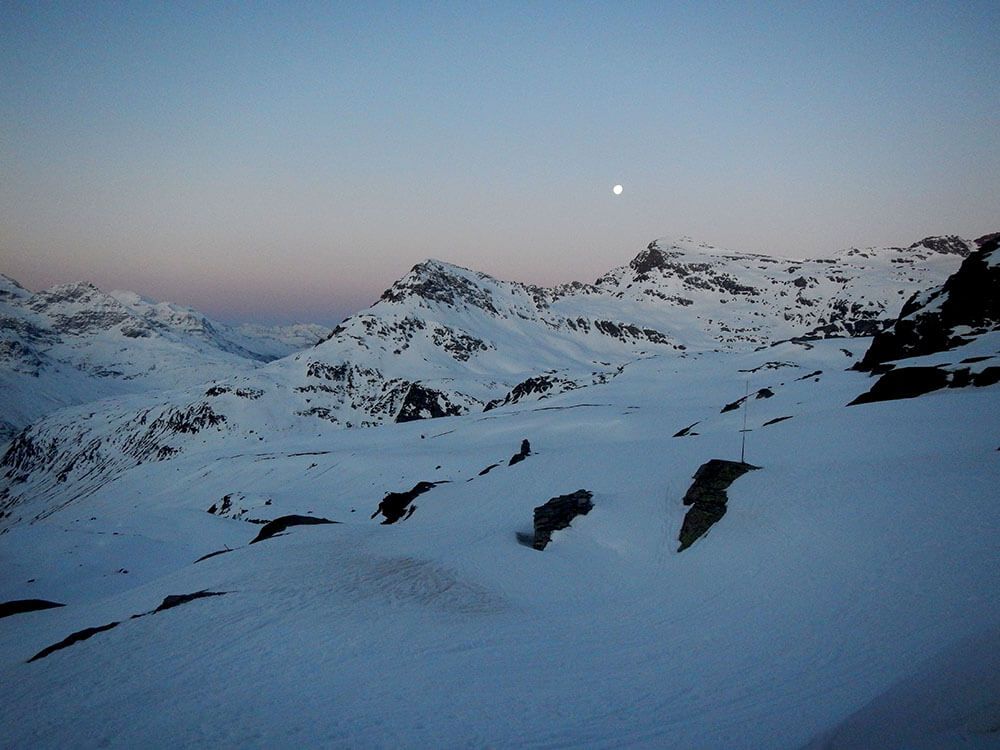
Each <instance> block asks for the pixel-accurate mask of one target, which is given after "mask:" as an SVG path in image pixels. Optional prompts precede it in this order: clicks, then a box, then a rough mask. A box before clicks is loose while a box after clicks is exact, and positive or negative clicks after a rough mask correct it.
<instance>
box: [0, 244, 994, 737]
mask: <svg viewBox="0 0 1000 750" xmlns="http://www.w3.org/2000/svg"><path fill="white" fill-rule="evenodd" d="M970 249H971V246H970V244H969V243H965V242H959V241H957V240H927V241H924V242H923V243H918V244H917V245H915V246H913V247H910V248H899V249H881V250H866V251H847V252H845V253H842V254H841V255H839V256H838V257H837V258H835V259H832V260H831V261H830V262H826V261H810V262H803V263H801V264H799V263H792V262H789V261H782V260H774V262H771V260H767V259H761V257H760V256H748V255H740V254H734V253H726V252H721V251H718V252H717V251H711V252H709V250H708V249H707V248H703V247H699V246H697V245H693V244H685V243H680V242H678V243H667V242H658V243H656V244H655V245H653V246H651V247H650V248H647V249H646V250H645V251H643V253H641V254H640V255H639V257H637V258H636V259H635V260H634V261H633V262H632V263H630V264H628V265H627V266H623V267H622V268H619V269H616V270H614V271H612V272H610V273H609V274H606V275H605V276H604V277H602V278H601V279H600V280H598V282H597V283H595V284H592V285H584V284H570V285H566V286H564V287H558V288H555V289H539V288H536V287H530V286H526V285H521V284H515V283H512V282H504V281H498V280H495V279H492V278H490V277H487V276H484V275H482V274H477V273H475V272H472V271H468V270H465V269H460V268H457V267H455V266H448V265H446V264H442V263H438V262H428V263H424V264H420V265H419V266H417V267H416V268H415V269H414V270H413V271H412V272H411V273H410V274H408V275H407V276H405V277H404V278H403V279H401V280H400V281H399V282H397V283H396V284H394V285H393V286H392V287H391V288H390V289H389V290H387V291H386V292H385V294H384V295H383V297H382V299H380V300H379V301H378V302H377V303H376V304H375V305H374V306H373V307H372V308H370V309H369V310H367V311H365V312H363V313H361V314H359V315H357V316H354V317H353V318H351V319H349V320H347V321H345V322H344V323H343V324H342V325H341V326H339V327H338V328H337V329H336V330H335V331H334V332H333V333H332V334H331V336H330V338H329V339H328V340H326V341H324V342H323V343H322V344H320V345H318V346H316V347H314V348H311V349H308V350H304V351H302V352H299V353H296V354H293V355H292V356H289V357H286V358H284V359H282V360H279V361H276V362H272V363H270V364H266V365H263V366H261V367H258V368H256V369H253V370H249V371H245V372H237V373H235V374H234V375H232V376H230V377H226V378H224V379H223V378H220V379H219V380H218V381H217V382H215V383H207V384H202V385H199V386H198V387H196V388H195V387H183V388H179V389H177V390H174V391H169V392H168V391H164V392H158V393H155V394H153V393H143V394H132V395H127V396H115V397H112V398H108V399H105V400H103V401H101V402H98V403H91V404H87V405H85V406H79V407H73V408H68V409H64V410H62V411H60V412H58V413H55V414H52V415H50V416H49V417H47V418H45V419H43V420H41V421H39V422H38V423H36V424H34V425H33V426H31V427H30V428H29V429H27V430H25V431H23V432H22V433H20V434H19V435H18V436H17V437H16V438H15V439H14V440H13V441H12V443H11V445H10V447H9V449H8V450H7V452H6V454H5V455H4V457H3V460H2V462H0V469H2V471H3V476H2V480H0V513H2V518H0V527H2V531H0V561H2V566H3V567H2V569H3V570H4V571H5V572H4V574H3V575H2V576H0V617H3V619H0V682H2V684H4V685H5V686H6V690H5V695H4V701H2V702H0V722H2V723H3V725H4V726H5V727H6V728H7V736H6V741H7V742H9V743H10V744H11V745H12V746H16V747H21V746H25V747H27V746H30V747H60V746H66V745H70V744H71V745H74V746H86V747H89V746H95V747H96V746H123V747H124V746H149V745H161V746H162V745H167V744H169V745H171V746H204V745H210V744H211V745H221V746H227V747H228V746H287V745H289V744H295V745H307V746H344V747H358V746H383V747H384V746H401V747H427V746H446V747H457V746H493V747H514V746H523V745H526V744H527V745H538V746H546V747H555V746H585V747H609V746H616V747H617V746H637V747H679V748H688V747H713V748H714V747H732V748H762V747H767V748H796V747H802V746H804V745H806V744H809V745H810V746H812V747H817V748H824V747H830V748H842V747H843V748H847V747H855V748H862V747H874V746H878V747H889V748H893V747H895V748H903V747H949V746H956V745H959V743H962V746H968V747H977V748H982V747H990V746H992V745H993V744H995V739H996V727H997V725H998V722H1000V712H998V711H997V705H998V694H997V690H998V689H1000V686H998V685H997V681H996V674H997V671H996V669H995V668H993V666H994V665H996V663H997V659H996V654H998V653H1000V600H998V599H997V597H996V591H997V590H998V586H1000V573H998V571H997V566H996V561H997V559H1000V507H998V506H997V503H996V502H995V494H996V493H995V488H996V486H997V481H998V479H1000V464H998V456H1000V453H998V452H997V446H998V445H1000V435H998V434H997V432H996V425H997V424H1000V398H998V395H1000V390H998V389H1000V383H995V382H994V383H992V384H990V383H988V382H987V381H986V380H983V379H977V378H976V377H975V376H976V374H977V373H981V372H987V371H988V369H989V368H990V367H993V366H994V365H995V364H996V360H997V359H998V358H1000V355H998V352H1000V338H998V337H1000V330H996V326H995V325H994V324H993V323H992V322H989V323H987V322H985V319H984V321H982V322H981V323H980V324H977V325H972V324H971V323H970V320H958V319H955V320H951V319H949V322H948V325H949V326H951V328H950V329H949V330H951V331H952V333H955V334H956V335H958V334H961V339H962V340H961V341H954V342H950V345H951V346H952V348H950V349H945V350H935V351H933V352H930V353H928V352H926V351H924V352H921V353H920V356H919V357H917V358H913V359H906V358H905V357H906V355H907V354H910V353H912V352H903V354H902V355H901V356H902V357H903V358H902V359H897V360H895V361H893V362H890V363H889V364H892V365H894V368H895V370H905V369H907V368H909V367H911V366H938V365H940V366H943V367H945V368H946V369H950V370H954V369H956V368H961V367H967V368H969V371H970V373H971V375H970V377H969V378H968V380H967V381H965V382H964V383H962V382H950V383H949V385H951V387H947V388H942V389H939V390H936V391H934V392H930V393H925V394H923V395H919V397H916V398H907V397H905V396H907V395H910V394H906V393H904V394H895V396H893V397H892V398H890V399H888V400H882V401H879V402H878V403H871V402H867V403H866V402H865V400H864V399H861V398H860V397H861V396H862V395H864V394H865V393H867V392H869V391H870V390H871V389H872V387H873V384H874V383H876V382H878V381H875V380H874V379H873V376H872V375H870V374H869V373H868V372H862V371H859V370H857V369H853V368H852V367H851V366H852V365H853V364H854V363H856V362H858V361H859V360H860V359H862V358H863V357H864V356H865V355H866V352H868V351H869V349H870V346H871V339H870V338H868V337H836V336H835V334H843V333H867V332H870V331H871V330H872V329H873V326H874V325H877V324H880V323H881V321H883V320H887V321H893V322H894V326H893V327H894V328H896V327H898V325H899V323H898V321H896V318H897V317H898V314H899V309H900V308H901V307H902V306H903V302H904V300H907V299H911V298H913V299H917V300H927V301H928V304H926V305H924V306H923V307H922V308H921V309H924V310H925V312H926V313H928V314H930V313H931V312H932V310H931V309H930V307H931V306H932V304H933V300H939V301H940V305H939V306H940V307H941V308H945V307H948V308H951V307H955V308H963V309H964V308H965V307H966V306H965V305H963V304H962V303H961V300H962V297H963V296H964V295H965V293H966V291H967V287H966V286H965V285H964V284H958V283H956V282H955V281H954V279H955V278H956V277H961V276H962V275H963V271H964V272H965V275H967V274H968V271H967V270H966V269H967V268H975V267H979V265H981V264H983V263H986V264H987V267H988V268H992V263H993V261H992V258H993V255H990V254H989V253H991V252H992V251H991V250H990V247H989V246H987V245H984V247H983V249H982V250H980V251H978V252H977V253H975V254H974V255H971V256H970V257H968V258H967V259H965V260H964V261H963V257H965V256H966V255H968V251H969V250H970ZM943 251H944V252H943ZM706 258H707V259H708V260H706ZM899 261H902V262H899ZM810 264H815V265H810ZM960 264H961V269H959V266H960ZM789 268H791V269H792V270H791V271H789ZM833 268H835V269H836V270H829V272H828V273H827V272H826V271H827V270H828V269H833ZM820 269H823V271H822V272H821V270H820ZM956 269H959V270H958V271H957V273H955V272H956ZM800 277H801V280H799V279H800ZM946 279H948V280H947V282H946V281H945V280H946ZM810 284H814V286H810ZM744 287H745V289H744ZM747 289H754V290H756V291H757V293H756V294H754V293H752V292H750V291H747ZM941 289H945V290H947V292H946V293H942V292H940V290H941ZM990 289H992V290H993V291H990V292H989V293H988V294H989V295H990V299H992V300H993V301H994V302H995V298H994V297H993V296H992V295H996V294H997V290H996V289H994V288H993V287H990ZM935 290H938V291H935ZM918 291H919V292H920V294H918V295H917V296H916V297H914V294H915V293H917V292H918ZM782 292H785V294H782ZM800 294H802V295H806V296H803V299H808V300H810V301H812V302H813V304H811V305H810V304H807V303H803V302H799V301H798V296H799V295H800ZM619 295H620V296H619ZM675 297H676V298H681V299H684V300H688V301H689V302H680V301H678V300H677V299H674V298H675ZM944 297H947V298H948V299H949V300H951V301H950V302H948V303H947V304H946V303H945V301H944ZM754 313H757V314H754ZM907 314H909V313H907ZM963 325H964V326H967V327H968V328H969V329H970V330H965V329H958V330H956V329H955V328H954V326H963ZM882 364H885V363H882ZM959 386H962V387H959ZM913 395H915V394H913ZM900 396H903V397H900ZM849 404H853V405H849ZM449 412H452V414H451V415H449ZM428 416H439V417H440V418H439V419H434V420H433V421H419V420H418V419H416V418H421V417H428ZM348 422H350V423H351V424H354V425H359V424H364V423H370V424H373V425H374V426H373V427H371V428H370V429H343V428H344V427H346V426H347V424H348ZM744 429H748V430H750V431H749V432H744ZM744 439H745V441H746V442H745V446H743V444H742V442H743V440H744ZM743 447H745V460H746V462H748V463H744V462H743V455H742V454H741V448H743ZM720 466H721V467H722V469H721V471H715V472H714V473H713V471H714V470H713V467H716V468H717V467H720ZM722 479H724V480H725V481H722ZM691 529H695V531H696V532H697V533H696V534H691V533H690V531H691ZM681 548H683V551H679V550H680V549H681ZM7 615H10V616H7ZM39 696H43V699H44V701H45V702H46V703H47V705H52V706H57V707H58V710H54V711H42V710H37V707H38V705H39V700H41V699H40V698H39Z"/></svg>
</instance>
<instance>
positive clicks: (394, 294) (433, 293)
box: [379, 258, 499, 315]
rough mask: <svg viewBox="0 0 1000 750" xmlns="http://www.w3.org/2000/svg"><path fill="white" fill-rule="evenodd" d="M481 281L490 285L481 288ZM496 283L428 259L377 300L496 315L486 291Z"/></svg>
mask: <svg viewBox="0 0 1000 750" xmlns="http://www.w3.org/2000/svg"><path fill="white" fill-rule="evenodd" d="M484 281H485V282H493V284H483V283H482V282H484ZM495 283H496V281H495V279H493V278H492V277H490V276H488V275H486V274H484V273H477V272H475V271H470V270H469V269H467V268H462V267H460V266H455V265H452V264H450V263H444V262H442V261H439V260H434V259H433V258H430V259H428V260H425V261H423V262H422V263H418V264H417V265H415V266H414V267H413V268H412V269H410V272H409V273H408V274H406V276H404V277H403V278H401V279H400V280H399V281H397V282H395V283H394V284H393V285H392V286H391V287H389V288H388V289H387V290H385V291H384V292H383V293H382V296H381V297H380V298H379V299H380V300H381V301H385V302H395V303H402V302H405V301H407V300H408V299H410V298H414V297H415V298H418V300H419V302H422V303H439V304H443V305H447V306H449V307H461V306H471V307H478V308H480V309H483V310H487V311H488V312H490V313H491V314H493V315H499V312H498V311H497V308H496V305H495V304H494V300H493V295H492V294H491V292H490V291H489V287H490V286H493V285H495Z"/></svg>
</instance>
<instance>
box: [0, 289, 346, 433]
mask: <svg viewBox="0 0 1000 750" xmlns="http://www.w3.org/2000/svg"><path fill="white" fill-rule="evenodd" d="M328 334H329V329H326V328H323V327H322V326H313V325H300V326H287V327H271V328H269V327H264V326H245V327H242V326H241V327H233V326H228V325H225V324H222V323H218V322H215V321H212V320H209V319H208V318H207V317H205V316H204V315H202V314H201V313H199V312H197V311H195V310H192V309H191V308H187V307H182V306H179V305H174V304H171V303H167V302H153V301H150V300H146V299H144V298H142V297H140V296H139V295H137V294H135V293H133V292H118V291H116V292H110V293H106V292H102V291H101V290H100V289H98V288H97V287H95V286H93V285H92V284H86V283H79V284H62V285H59V286H55V287H52V288H50V289H46V290H44V291H41V292H37V293H31V292H29V291H28V290H27V289H25V288H24V287H23V286H21V285H20V284H19V283H18V282H16V281H14V280H13V279H11V278H9V277H7V276H3V275H0V393H2V396H0V441H2V440H3V439H4V438H7V437H10V435H12V434H13V433H14V432H15V431H17V430H19V429H21V428H22V427H24V426H25V425H26V424H28V423H30V422H32V421H34V420H36V419H38V418H39V417H41V416H43V415H44V414H47V413H49V412H51V411H53V410H55V409H57V408H59V407H62V406H67V405H71V404H81V403H86V402H89V401H93V400H95V399H98V398H103V397H105V396H109V395H113V394H118V393H132V392H140V391H150V390H160V389H163V388H168V387H178V386H183V385H190V384H194V383H200V382H203V381H205V380H210V379H211V378H213V377H221V376H223V375H225V374H227V373H232V372H243V371H249V370H251V369H253V368H254V367H256V366H258V365H259V364H260V363H263V362H267V361H270V360H273V359H277V358H279V357H283V356H286V355H287V354H290V353H292V352H294V351H296V350H298V349H301V348H303V347H306V346H312V345H313V344H315V343H316V342H317V341H319V340H320V339H322V338H324V337H325V336H327V335H328Z"/></svg>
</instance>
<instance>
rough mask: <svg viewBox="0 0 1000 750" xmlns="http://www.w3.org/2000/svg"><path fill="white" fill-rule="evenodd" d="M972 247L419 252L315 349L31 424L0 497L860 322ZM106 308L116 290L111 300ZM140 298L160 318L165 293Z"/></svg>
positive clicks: (892, 308) (204, 372) (165, 311)
mask: <svg viewBox="0 0 1000 750" xmlns="http://www.w3.org/2000/svg"><path fill="white" fill-rule="evenodd" d="M970 247H971V243H968V242H965V241H963V240H960V239H958V238H955V237H947V238H928V239H925V240H923V241H921V242H918V243H914V244H913V245H911V246H909V247H905V248H881V249H868V250H857V249H851V250H847V251H844V252H842V253H840V254H839V255H838V256H837V257H836V258H834V259H829V260H824V259H819V260H811V261H790V260H787V259H785V260H779V259H776V258H769V257H766V256H761V255H751V254H740V253H732V252H728V251H722V250H718V249H716V248H711V247H709V246H706V245H703V244H701V245H700V244H697V243H694V242H693V241H690V240H687V239H684V240H678V241H670V242H668V241H666V240H660V241H656V242H653V243H650V245H649V246H648V247H647V248H646V249H644V250H643V251H642V252H641V253H639V255H638V256H637V257H636V258H635V259H633V260H632V261H631V262H630V263H629V264H627V265H625V266H622V267H620V268H617V269H615V270H613V271H611V272H609V273H608V274H605V275H604V276H602V277H601V278H600V279H598V280H597V282H596V283H595V284H582V283H571V284H565V285H562V286H558V287H554V288H550V289H546V288H541V287H535V286H530V285H525V284H520V283H516V282H510V281H501V280H498V279H494V278H492V277H490V276H488V275H486V274H482V273H478V272H475V271H470V270H467V269H463V268H460V267H458V266H453V265H449V264H446V263H442V262H440V261H433V260H432V261H426V262H424V263H421V264H418V265H417V266H415V267H414V268H413V269H412V270H411V271H410V272H409V273H408V274H406V275H405V276H404V277H402V278H401V279H400V280H399V281H397V282H396V283H395V284H393V285H392V286H391V287H390V288H389V289H388V290H386V291H385V292H384V293H383V294H382V296H381V298H380V299H379V300H378V301H377V302H376V303H375V304H374V305H373V306H372V307H370V308H369V309H368V310H365V311H363V312H361V313H359V314H357V315H355V316H353V317H351V318H348V319H347V320H346V321H344V322H343V323H342V324H341V325H339V326H337V327H336V328H335V329H334V330H333V332H332V333H331V334H330V335H329V337H328V338H327V339H326V340H325V341H323V342H322V343H320V344H319V345H317V346H315V347H313V348H310V349H306V350H303V351H301V352H299V353H297V354H294V355H292V356H289V357H287V358H285V359H282V360H278V361H276V362H273V363H271V364H270V365H267V366H265V367H260V368H257V369H252V368H250V367H246V366H244V367H243V368H242V369H237V370H236V372H235V374H232V375H229V376H228V377H225V378H220V379H219V380H218V381H217V382H215V383H214V384H211V385H208V384H203V382H202V381H206V380H208V378H209V377H211V376H212V375H213V374H215V373H213V372H212V370H211V369H208V368H201V369H199V370H197V371H195V372H192V373H189V375H188V377H192V376H198V380H197V381H196V382H199V385H198V386H197V387H192V388H186V389H185V388H182V389H180V390H176V391H173V392H170V393H165V394H156V395H155V396H154V397H153V398H149V397H139V398H114V399H109V400H106V401H104V402H102V404H100V405H99V406H94V405H91V404H87V405H85V406H82V407H80V408H78V409H72V410H65V411H62V412H60V413H58V414H55V415H53V416H52V417H51V418H50V419H46V420H41V421H39V422H37V423H35V424H34V425H33V426H32V427H31V428H30V429H29V430H26V431H25V432H24V433H22V434H20V435H18V436H17V437H16V438H15V439H14V441H13V442H12V444H11V446H10V450H9V452H8V453H7V455H6V456H5V458H4V459H3V463H2V464H0V465H2V466H3V467H4V470H5V471H6V473H7V475H8V480H11V481H13V482H14V483H13V484H12V485H10V486H7V487H5V486H4V485H3V484H2V483H0V498H3V506H0V507H5V513H6V523H11V522H16V521H17V520H19V519H26V518H32V517H35V516H36V515H37V514H38V513H46V512H48V508H49V507H50V505H49V502H50V499H51V498H56V497H58V498H63V501H68V498H69V497H70V496H69V495H67V494H66V491H65V487H64V485H63V483H64V482H66V481H67V479H70V478H72V477H74V476H75V477H81V478H83V477H85V478H86V481H84V482H82V483H80V484H79V485H73V486H75V487H76V490H75V492H76V494H75V495H72V497H73V498H74V499H76V498H78V497H85V496H87V495H89V494H90V493H92V492H95V491H97V490H98V489H99V488H100V487H101V486H103V484H104V483H106V482H108V481H111V478H112V477H114V476H116V475H117V474H118V473H120V472H122V471H125V470H127V469H128V468H130V467H132V466H135V465H137V464H141V463H144V462H148V461H151V460H161V459H163V458H164V457H169V456H172V455H175V454H176V453H178V452H180V451H183V450H185V449H186V446H188V445H190V444H191V443H192V442H197V441H203V440H207V439H209V438H208V437H206V435H207V434H208V433H211V432H219V433H231V434H233V435H236V436H239V437H240V438H241V439H244V440H252V441H257V440H258V439H260V438H261V436H267V435H272V434H274V433H275V432H280V433H286V432H292V433H294V432H302V431H308V432H313V433H315V434H323V433H325V432H326V431H327V428H328V427H331V426H332V427H336V428H342V427H356V426H364V427H370V426H375V425H379V424H384V423H387V422H406V421H412V420H416V419H425V418H432V417H444V416H456V415H459V414H465V413H470V412H481V411H489V410H491V409H493V408H496V407H498V406H506V405H511V404H516V403H520V402H526V401H537V400H539V399H544V398H549V397H551V396H553V395H555V394H558V393H563V392H566V391H570V390H576V389H579V388H586V387H588V386H592V385H598V384H602V383H607V382H608V381H609V380H611V379H613V378H615V377H617V376H618V375H619V374H620V373H621V372H622V371H623V370H624V369H625V368H626V367H627V366H629V365H630V363H633V362H635V361H636V360H638V359H641V358H643V357H649V356H654V355H658V354H663V355H668V356H670V357H678V358H686V357H700V356H704V355H705V354H706V353H710V352H719V351H745V350H749V349H754V348H760V347H765V346H767V345H769V344H770V343H773V342H776V341H781V340H787V339H792V338H795V337H799V338H805V339H817V338H823V337H830V336H846V335H850V334H858V333H869V332H871V331H872V330H874V329H875V328H877V327H879V326H881V325H882V324H883V322H884V321H890V320H891V319H892V318H893V317H894V316H895V313H896V312H897V311H898V307H899V305H900V304H901V302H902V300H905V299H907V298H908V297H910V296H911V295H912V294H914V293H915V292H916V291H917V290H920V289H926V288H929V287H931V286H935V285H937V284H940V283H942V282H943V281H944V279H945V278H946V277H947V276H948V274H949V273H951V272H952V271H954V270H955V268H957V266H958V264H959V263H960V262H961V260H962V258H963V257H965V256H967V255H968V253H969V250H970ZM91 293H93V294H99V293H98V292H96V290H92V292H91ZM132 304H136V305H138V304H139V303H138V302H133V303H132ZM115 305H117V307H115ZM111 306H112V307H113V308H114V309H115V310H119V309H120V308H122V307H124V304H123V303H121V302H119V301H118V299H117V298H112V303H111ZM152 309H154V310H156V311H158V313H159V317H160V318H163V319H167V320H172V319H173V318H172V315H173V313H174V310H175V308H173V307H172V306H159V307H154V308H152ZM89 317H90V314H88V319H89ZM142 319H145V317H143V318H142ZM130 321H131V318H127V319H123V321H122V322H121V323H118V324H116V325H127V324H129V322H130ZM184 321H188V318H187V317H185V316H180V322H179V323H175V327H181V326H182V325H183V323H184ZM189 327H192V328H195V329H197V326H189ZM122 335H125V334H122ZM130 356H131V355H130ZM188 382H190V380H189V381H188ZM177 385H178V386H181V385H183V383H178V384H177Z"/></svg>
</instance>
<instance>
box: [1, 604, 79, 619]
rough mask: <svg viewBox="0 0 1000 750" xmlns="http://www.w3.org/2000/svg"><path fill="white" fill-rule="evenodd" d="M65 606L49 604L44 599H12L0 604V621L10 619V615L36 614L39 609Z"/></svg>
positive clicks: (62, 605) (63, 605)
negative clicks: (5, 618)
mask: <svg viewBox="0 0 1000 750" xmlns="http://www.w3.org/2000/svg"><path fill="white" fill-rule="evenodd" d="M65 606H66V605H65V604H60V603H59V602H50V601H47V600H45V599H14V600H13V601H9V602H0V619H3V618H4V617H10V616H11V615H20V614H23V613H24V612H37V611H38V610H40V609H52V608H53V607H65Z"/></svg>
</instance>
